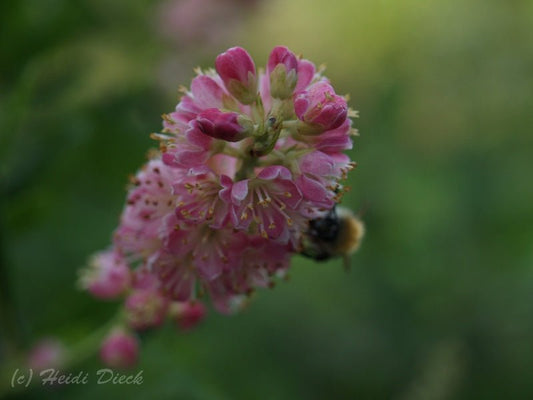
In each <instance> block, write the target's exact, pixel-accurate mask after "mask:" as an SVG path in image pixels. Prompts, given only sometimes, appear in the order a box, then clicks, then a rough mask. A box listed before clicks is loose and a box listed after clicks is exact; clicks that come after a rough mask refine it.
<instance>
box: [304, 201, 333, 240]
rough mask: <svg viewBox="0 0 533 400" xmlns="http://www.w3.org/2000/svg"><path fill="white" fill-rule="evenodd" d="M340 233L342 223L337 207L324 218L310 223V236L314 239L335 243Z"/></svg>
mask: <svg viewBox="0 0 533 400" xmlns="http://www.w3.org/2000/svg"><path fill="white" fill-rule="evenodd" d="M339 231H340V222H339V218H338V216H337V212H336V210H335V207H333V208H332V209H331V210H330V211H329V212H328V214H327V215H326V216H325V217H323V218H316V219H313V220H311V221H310V222H309V232H308V233H309V236H310V237H311V238H313V239H316V240H319V241H324V242H334V241H335V240H337V237H338V236H339Z"/></svg>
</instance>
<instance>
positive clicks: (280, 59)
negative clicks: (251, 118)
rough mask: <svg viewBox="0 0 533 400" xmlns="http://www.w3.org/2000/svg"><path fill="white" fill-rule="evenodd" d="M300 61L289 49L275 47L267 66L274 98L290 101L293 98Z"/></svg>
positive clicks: (271, 92)
mask: <svg viewBox="0 0 533 400" xmlns="http://www.w3.org/2000/svg"><path fill="white" fill-rule="evenodd" d="M297 69H298V59H297V58H296V56H295V55H294V53H292V52H291V51H290V50H289V49H288V48H287V47H285V46H277V47H274V49H273V50H272V52H271V53H270V57H269V58H268V64H267V73H268V74H269V76H270V94H271V95H272V97H273V98H278V99H288V98H289V97H291V96H292V93H293V91H294V88H295V87H296V83H297V82H298V77H297Z"/></svg>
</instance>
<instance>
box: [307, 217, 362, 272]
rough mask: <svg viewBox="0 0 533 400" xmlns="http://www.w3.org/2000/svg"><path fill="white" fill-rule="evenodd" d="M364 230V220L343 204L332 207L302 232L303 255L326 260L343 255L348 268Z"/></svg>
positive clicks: (317, 259)
mask: <svg viewBox="0 0 533 400" xmlns="http://www.w3.org/2000/svg"><path fill="white" fill-rule="evenodd" d="M364 233H365V226H364V224H363V222H362V221H361V220H360V219H359V218H358V217H356V216H355V215H354V214H353V213H352V212H351V211H350V210H348V209H347V208H344V207H333V208H332V209H331V210H330V211H329V212H328V214H326V215H325V216H324V217H322V218H316V219H313V220H311V221H309V228H308V230H307V232H305V233H304V235H303V237H302V242H301V251H300V254H302V255H303V256H305V257H309V258H312V259H313V260H316V261H325V260H329V259H330V258H333V257H343V259H344V266H345V268H346V269H348V268H349V256H350V255H351V254H353V253H354V252H355V251H356V250H357V249H358V248H359V246H360V245H361V239H362V238H363V235H364Z"/></svg>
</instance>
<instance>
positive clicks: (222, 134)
mask: <svg viewBox="0 0 533 400" xmlns="http://www.w3.org/2000/svg"><path fill="white" fill-rule="evenodd" d="M192 126H193V128H195V129H197V130H199V131H200V132H202V133H204V134H206V135H208V136H211V137H213V138H215V139H222V140H226V141H228V142H238V141H239V140H242V139H244V138H245V137H246V136H248V133H249V132H250V130H251V129H252V130H253V125H252V124H251V121H249V123H248V119H247V118H245V117H243V116H241V115H240V114H238V113H236V112H224V111H220V110H219V109H218V108H208V109H207V110H205V111H202V112H201V113H200V114H198V116H197V117H196V120H194V122H193V123H192Z"/></svg>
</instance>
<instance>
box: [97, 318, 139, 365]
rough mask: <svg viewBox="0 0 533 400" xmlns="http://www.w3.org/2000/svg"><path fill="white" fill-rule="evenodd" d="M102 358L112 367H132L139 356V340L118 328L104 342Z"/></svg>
mask: <svg viewBox="0 0 533 400" xmlns="http://www.w3.org/2000/svg"><path fill="white" fill-rule="evenodd" d="M100 358H101V360H102V362H103V363H104V364H105V365H107V366H108V367H111V368H121V369H127V368H132V367H134V366H135V365H136V364H137V360H138V358H139V342H138V340H137V338H136V337H135V336H133V335H132V334H131V333H128V332H126V331H124V330H123V329H121V328H116V329H114V330H113V331H111V333H110V334H109V335H108V336H107V337H106V338H105V339H104V341H103V342H102V344H101V346H100Z"/></svg>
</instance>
